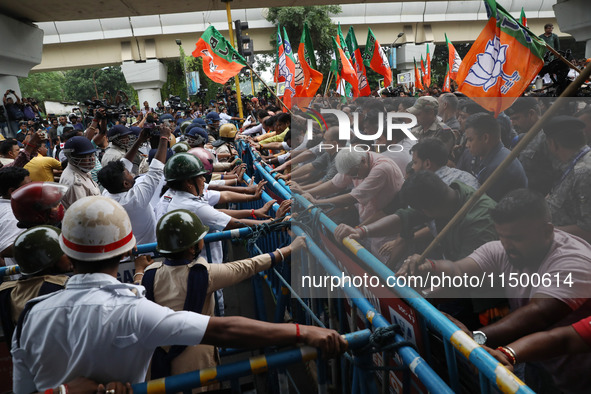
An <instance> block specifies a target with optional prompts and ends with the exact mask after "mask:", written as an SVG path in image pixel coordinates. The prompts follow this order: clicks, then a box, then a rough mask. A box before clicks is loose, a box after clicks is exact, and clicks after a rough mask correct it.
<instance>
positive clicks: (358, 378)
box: [0, 143, 532, 394]
mask: <svg viewBox="0 0 591 394" xmlns="http://www.w3.org/2000/svg"><path fill="white" fill-rule="evenodd" d="M238 148H239V149H238V150H239V152H241V156H242V157H241V159H242V160H243V161H244V162H245V163H247V167H248V170H249V174H250V175H246V174H245V176H244V180H245V181H246V182H248V181H250V179H251V177H252V179H253V180H256V181H261V180H267V181H268V183H267V185H266V190H265V192H264V193H263V196H262V200H263V201H262V202H261V201H259V202H248V203H243V204H241V207H240V208H242V209H245V208H249V209H250V208H255V207H257V208H258V207H260V206H261V204H262V203H264V202H266V201H269V200H270V199H271V198H275V199H277V201H279V202H280V201H281V200H282V199H284V198H291V197H292V195H291V192H290V191H289V190H288V188H287V187H285V186H284V185H282V184H281V182H278V181H276V180H275V179H274V178H273V176H272V175H271V174H270V173H269V171H268V170H267V168H266V166H263V165H262V164H261V163H259V162H257V160H256V155H255V153H254V152H252V151H251V150H250V148H249V147H248V146H246V145H245V144H242V143H240V144H239V146H238ZM181 155H187V154H181ZM177 156H178V155H177ZM188 156H192V155H188ZM193 157H194V156H193ZM197 161H198V162H199V164H202V163H201V162H200V161H199V160H197ZM199 167H201V166H199ZM198 172H199V171H198ZM171 175H172V174H171V173H169V174H168V176H171ZM293 198H294V201H295V202H296V203H298V204H300V205H302V206H303V207H304V208H305V209H307V210H308V211H309V212H310V214H312V215H314V217H315V220H316V221H317V222H318V223H321V225H322V227H323V229H324V230H323V231H325V232H326V233H327V234H331V233H334V230H335V228H336V224H335V223H334V222H332V221H331V220H330V219H329V218H328V217H327V216H326V215H325V214H324V213H323V212H322V210H321V209H320V208H318V207H315V206H312V204H310V203H309V202H308V201H306V200H305V199H304V198H302V197H301V196H298V195H296V196H294V197H293ZM276 209H278V204H274V207H273V210H276ZM298 223H299V222H298ZM272 226H273V225H271V226H257V228H241V229H239V230H231V231H223V232H219V233H215V234H208V235H207V236H205V238H204V241H205V242H206V245H207V243H208V242H211V241H214V240H219V239H235V238H246V239H248V240H249V241H248V246H249V251H250V253H251V254H252V255H255V254H259V253H262V252H269V251H273V250H275V248H277V247H279V246H281V244H282V243H286V242H289V237H288V236H287V234H286V232H285V231H272V230H278V229H281V227H280V226H277V225H276V224H275V227H272ZM283 227H284V226H283ZM291 228H292V231H293V232H294V233H295V234H296V235H307V238H306V244H307V248H308V252H309V256H311V257H309V260H308V263H307V266H309V267H313V266H314V265H317V266H320V265H322V266H323V268H324V269H325V270H326V271H327V272H328V273H330V274H331V275H340V274H341V273H342V270H341V268H339V266H338V265H337V264H335V263H334V257H333V256H334V255H333V254H332V253H330V252H329V253H327V252H326V250H325V249H326V242H325V240H326V237H320V238H319V237H318V236H317V234H310V233H308V232H309V231H310V229H307V228H306V229H305V228H303V227H300V225H299V224H298V225H295V224H292V226H291ZM317 241H321V242H317ZM155 246H156V245H155V244H148V245H139V246H138V251H137V253H145V252H149V251H155ZM343 246H344V247H345V248H346V249H348V250H350V251H351V252H352V253H353V254H354V255H355V258H356V259H357V260H358V261H359V262H360V264H364V265H365V266H366V267H370V268H371V269H372V270H373V271H374V272H375V273H376V274H377V275H379V276H380V277H382V278H386V277H388V276H393V275H394V273H393V272H392V271H391V270H389V269H388V268H387V267H386V266H385V265H383V264H382V263H381V262H379V260H378V259H377V258H376V257H374V256H373V255H371V253H370V252H369V251H367V250H366V249H365V248H363V247H362V246H361V245H360V244H358V243H357V242H355V241H351V240H349V239H345V240H344V241H343ZM286 265H287V264H286V263H283V264H278V265H277V266H276V267H274V268H272V269H271V270H269V271H267V272H264V273H261V274H259V275H256V276H255V277H254V278H253V281H252V283H253V286H254V289H255V297H256V299H257V300H255V302H257V301H260V299H262V297H261V294H262V291H263V288H262V286H261V284H262V283H267V284H268V286H269V288H270V290H271V292H272V294H273V296H274V298H275V300H276V310H275V321H283V319H284V317H285V315H286V313H287V314H289V315H290V316H292V317H293V318H294V319H295V320H296V321H301V322H307V323H311V322H314V323H316V324H318V325H320V326H325V325H327V324H329V325H330V327H331V328H335V329H337V330H339V331H340V332H345V331H346V330H347V327H348V326H349V327H351V325H350V323H351V321H348V320H349V318H348V317H347V313H346V312H345V306H346V305H347V304H349V305H350V308H351V315H352V316H363V321H364V324H365V325H366V327H367V328H372V329H373V331H374V334H373V337H370V336H369V332H367V330H362V331H358V332H354V333H351V334H347V335H346V338H347V339H348V340H349V338H351V341H350V343H349V344H350V347H351V348H354V349H357V351H355V352H353V353H352V354H345V355H343V357H342V358H341V360H340V363H337V364H333V365H332V368H331V366H330V365H329V364H328V363H327V362H325V361H323V360H318V361H317V368H318V374H317V383H318V390H319V392H324V391H326V390H327V387H328V384H331V385H332V386H333V387H335V388H337V389H338V391H340V392H343V393H348V392H353V393H365V392H370V393H377V391H378V388H377V385H376V384H375V382H376V381H380V380H381V382H382V385H388V384H390V383H389V382H391V381H392V374H393V373H394V370H399V371H401V373H402V376H403V379H402V384H403V386H404V387H405V389H404V390H408V392H426V391H429V392H437V393H452V392H459V391H460V390H461V388H460V387H461V386H460V374H459V372H458V365H457V361H456V356H457V355H458V354H461V355H462V356H463V357H465V358H466V359H467V360H469V362H470V363H472V364H473V365H474V366H475V367H476V368H477V369H478V371H479V377H480V391H481V392H483V393H489V392H490V386H491V385H492V386H494V387H495V388H496V389H498V390H500V391H502V392H505V393H532V391H531V390H530V389H529V388H528V387H527V386H525V385H524V384H523V383H522V382H521V381H520V380H519V379H517V378H516V377H515V376H514V375H513V374H511V373H510V372H509V371H508V370H507V369H505V368H504V367H502V366H501V364H500V363H498V362H497V361H496V360H494V359H493V358H492V357H491V356H490V355H489V354H488V353H487V352H486V351H485V350H484V349H483V348H481V347H480V346H478V345H477V344H476V343H475V342H473V341H472V339H470V338H469V337H468V336H467V335H465V334H463V332H462V331H461V330H460V329H459V328H458V327H456V326H455V325H454V324H452V323H451V322H450V321H449V320H447V319H446V318H445V317H444V316H443V315H442V314H441V313H440V312H439V311H438V310H437V309H435V308H434V307H433V306H432V305H431V304H430V303H429V302H427V301H426V300H425V299H423V298H421V297H420V296H419V295H418V294H416V293H415V292H414V290H412V289H410V288H396V289H395V291H396V292H397V293H398V294H399V295H400V297H401V299H402V300H403V301H404V302H406V303H407V304H408V305H409V307H410V308H412V310H413V311H414V312H415V313H416V314H417V316H419V318H420V321H419V327H420V331H421V333H422V334H423V335H422V337H423V338H426V337H427V335H429V333H430V332H432V333H436V334H438V335H439V336H441V337H442V339H443V343H444V349H445V355H444V357H445V359H444V360H439V364H444V365H447V376H445V375H444V376H443V377H442V376H440V375H439V374H438V373H436V372H435V371H434V369H433V367H431V362H432V359H433V356H432V355H431V354H430V352H429V346H424V347H423V350H422V352H421V353H424V354H423V356H421V354H419V352H417V349H416V346H415V344H414V343H412V342H409V341H408V340H407V339H406V338H405V337H404V336H403V335H402V332H401V331H400V327H398V326H397V325H392V324H391V323H393V322H392V321H389V320H388V319H387V318H386V317H385V316H382V315H381V314H380V312H381V311H380V310H379V309H376V308H375V307H374V306H373V305H372V303H371V302H370V300H368V299H367V298H366V296H365V295H364V294H362V293H361V292H360V291H359V289H356V288H354V287H351V286H350V287H344V288H343V289H342V290H343V292H344V293H345V294H346V297H347V299H336V300H328V307H329V310H331V311H336V312H334V315H335V316H331V318H330V319H327V316H326V307H327V306H326V305H325V304H323V303H322V302H321V301H319V300H318V299H309V298H302V297H300V296H299V295H298V294H295V293H292V294H291V295H290V292H292V291H293V289H292V288H291V286H290V278H289V273H290V270H289V267H286ZM0 272H1V270H0ZM290 296H291V297H293V299H294V300H295V301H294V302H290ZM257 315H258V318H259V319H262V320H267V316H266V314H265V308H264V307H263V306H258V307H257ZM354 326H355V325H353V327H354ZM353 338H355V340H353ZM358 340H360V342H355V344H353V342H352V341H358ZM376 352H377V353H376ZM227 353H228V354H230V353H233V351H232V350H227ZM372 353H373V358H372ZM393 353H395V354H397V359H398V360H399V362H398V363H397V364H398V366H394V367H393V366H388V363H385V362H384V360H386V359H390V358H392V356H393ZM315 356H316V353H315V351H314V350H312V349H309V350H308V349H307V348H305V347H304V348H299V349H294V350H286V351H282V352H278V353H273V354H270V355H269V354H268V355H265V356H259V357H255V358H253V359H250V360H247V361H242V362H238V363H234V364H228V365H222V366H220V367H217V368H211V369H206V370H201V371H196V372H192V373H188V374H184V375H177V376H171V377H168V378H165V379H161V380H159V381H153V382H146V383H141V384H136V385H134V386H133V388H134V390H135V392H137V393H150V394H152V393H164V392H177V391H182V390H186V389H189V388H194V387H200V386H203V385H207V384H209V383H212V382H219V381H224V380H230V381H232V382H236V381H237V379H238V378H239V377H241V376H246V375H250V374H254V373H260V372H266V371H268V370H272V369H277V368H279V369H280V370H281V372H280V376H284V377H285V376H287V379H288V380H291V381H293V380H292V379H291V376H290V374H289V372H288V371H286V370H285V369H284V368H285V367H286V366H288V365H289V364H293V363H299V362H303V361H308V360H311V359H313V358H314V357H315ZM376 356H377V358H376ZM376 359H380V360H381V362H380V363H379V365H376ZM380 365H383V366H380ZM413 376H414V378H413ZM376 378H377V379H376ZM417 382H418V383H417ZM277 387H279V384H277Z"/></svg>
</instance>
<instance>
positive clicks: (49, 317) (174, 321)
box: [12, 197, 347, 394]
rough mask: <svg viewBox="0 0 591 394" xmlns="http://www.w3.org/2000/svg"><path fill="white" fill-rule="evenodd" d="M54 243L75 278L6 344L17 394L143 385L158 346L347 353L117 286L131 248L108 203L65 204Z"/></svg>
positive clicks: (336, 345)
mask: <svg viewBox="0 0 591 394" xmlns="http://www.w3.org/2000/svg"><path fill="white" fill-rule="evenodd" d="M59 241H60V246H61V248H62V250H63V251H64V252H65V254H66V255H68V257H69V258H70V260H71V261H72V264H73V266H74V268H75V269H76V272H78V274H76V275H74V276H72V277H71V278H70V280H69V281H68V283H67V284H66V289H65V290H64V291H62V292H58V293H52V294H50V295H47V296H44V297H39V298H37V299H35V302H29V303H28V304H27V307H26V308H25V310H24V311H23V314H22V317H21V321H20V322H19V326H18V327H17V331H15V335H14V337H13V341H12V356H13V364H14V374H13V382H14V391H15V393H17V394H20V393H31V392H34V391H39V390H46V389H50V388H54V387H58V386H59V385H61V384H62V383H64V382H67V381H69V380H70V379H72V378H73V377H77V376H92V377H93V379H95V380H97V381H98V382H103V383H104V382H108V381H119V382H130V383H138V382H142V381H144V379H145V376H146V371H147V369H148V364H149V362H150V359H151V357H152V354H153V353H154V350H155V349H156V348H157V347H159V346H170V345H186V346H192V345H197V344H199V343H204V344H209V345H215V346H224V347H245V346H248V347H250V348H259V347H263V346H270V345H283V346H285V345H290V344H295V343H297V342H303V343H305V344H308V345H311V346H315V347H320V348H321V350H322V351H323V352H324V354H325V355H327V356H328V357H332V356H335V355H337V354H340V353H342V352H343V351H345V350H346V347H347V344H346V342H345V340H344V339H343V338H342V337H341V336H340V335H339V334H338V333H337V332H335V331H332V330H327V329H323V328H319V327H312V326H296V325H294V324H271V323H266V322H261V321H257V320H251V319H246V318H242V317H224V318H220V317H209V316H205V315H201V314H197V313H193V312H187V311H178V312H175V311H172V310H171V309H169V308H166V307H162V306H160V305H157V304H155V303H153V302H151V301H149V300H147V299H146V298H145V297H144V291H145V289H144V288H143V287H141V286H139V287H138V286H134V285H129V284H123V283H120V282H119V281H117V279H116V277H117V269H118V267H119V261H120V260H121V258H122V257H123V256H124V255H126V254H128V253H129V252H131V250H132V248H133V247H134V246H135V244H136V242H135V238H134V236H133V233H132V231H131V223H130V221H129V218H128V217H127V213H126V212H125V210H124V209H123V207H121V205H119V204H118V203H116V202H115V201H113V200H110V199H108V198H106V197H87V198H82V199H80V200H78V201H77V202H75V203H74V204H72V206H71V207H70V209H68V211H66V214H65V216H64V220H63V227H62V233H61V235H60V240H59ZM113 355H116V357H114V356H113Z"/></svg>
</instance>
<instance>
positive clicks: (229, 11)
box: [221, 0, 244, 119]
mask: <svg viewBox="0 0 591 394" xmlns="http://www.w3.org/2000/svg"><path fill="white" fill-rule="evenodd" d="M221 1H222V3H226V17H227V18H228V35H229V36H230V44H232V45H234V30H233V29H232V9H231V8H230V2H231V1H232V0H221ZM236 42H238V40H237V41H236ZM234 82H235V83H236V101H237V102H238V116H239V117H240V118H241V119H242V118H243V117H244V116H243V113H244V112H243V110H242V95H241V94H240V78H239V77H238V74H236V76H235V77H234Z"/></svg>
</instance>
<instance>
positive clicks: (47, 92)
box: [19, 66, 137, 103]
mask: <svg viewBox="0 0 591 394" xmlns="http://www.w3.org/2000/svg"><path fill="white" fill-rule="evenodd" d="M93 74H94V76H95V81H96V90H97V91H98V95H99V98H102V97H103V93H104V92H106V91H109V92H110V93H111V95H112V98H113V99H115V95H116V94H117V91H118V90H122V91H124V92H125V93H127V95H128V97H129V100H130V101H131V102H135V103H137V93H136V92H135V90H134V89H133V88H132V87H131V86H130V85H128V84H127V82H126V81H125V77H124V76H123V72H122V71H121V67H119V66H112V67H109V68H107V69H104V70H102V69H100V68H81V69H76V70H68V71H51V72H41V73H32V74H30V75H29V76H28V77H27V78H20V79H19V86H20V88H21V92H22V93H23V96H24V97H34V98H36V99H37V100H39V101H41V102H43V101H48V100H49V101H74V102H78V101H79V102H83V101H84V100H88V99H92V98H93V97H95V85H94V82H93V78H92V77H93Z"/></svg>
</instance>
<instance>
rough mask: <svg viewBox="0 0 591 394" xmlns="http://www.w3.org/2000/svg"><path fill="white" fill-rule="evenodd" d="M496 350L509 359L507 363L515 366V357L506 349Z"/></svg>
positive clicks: (502, 347) (501, 347) (500, 347)
mask: <svg viewBox="0 0 591 394" xmlns="http://www.w3.org/2000/svg"><path fill="white" fill-rule="evenodd" d="M497 350H498V351H499V352H501V353H503V354H504V355H505V356H507V357H508V358H509V361H510V362H511V364H512V365H515V362H516V361H517V360H516V358H515V356H514V355H513V353H512V352H510V351H509V350H508V349H506V348H505V347H504V346H499V347H498V348H497Z"/></svg>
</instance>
